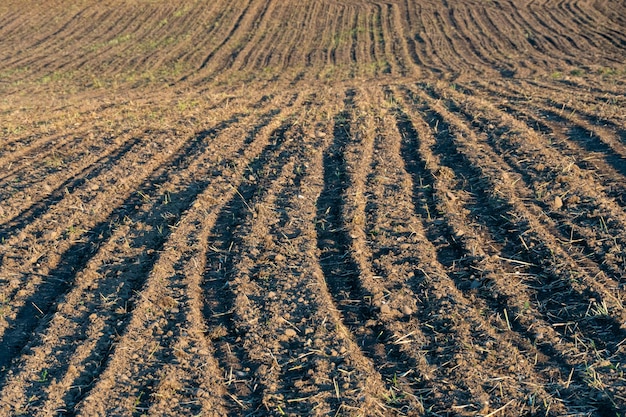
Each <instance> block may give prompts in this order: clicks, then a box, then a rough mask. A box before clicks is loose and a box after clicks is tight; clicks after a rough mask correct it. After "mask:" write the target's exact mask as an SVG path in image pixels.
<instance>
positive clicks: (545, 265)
mask: <svg viewBox="0 0 626 417" xmlns="http://www.w3.org/2000/svg"><path fill="white" fill-rule="evenodd" d="M421 97H422V99H424V100H425V102H427V103H430V104H429V105H431V106H432V108H433V109H436V113H432V112H433V110H428V109H426V110H425V111H426V112H427V115H429V117H432V120H433V122H432V124H431V128H440V129H443V132H445V133H442V135H443V134H445V135H446V136H440V137H441V140H442V143H441V144H440V145H439V146H440V148H439V149H440V151H438V152H441V153H439V156H440V157H441V158H442V161H443V162H444V163H445V165H447V166H448V167H450V168H452V170H453V171H454V172H457V175H460V174H458V173H461V172H462V173H463V175H464V176H466V178H467V179H466V180H464V181H463V182H466V185H465V186H464V187H471V192H472V195H473V196H474V197H473V198H475V199H476V202H475V203H465V204H466V205H467V207H468V213H472V217H475V218H477V219H478V220H479V221H480V222H481V223H484V224H485V226H486V227H487V228H488V232H487V231H485V232H487V233H490V234H491V237H490V238H489V239H488V240H487V242H481V240H482V239H478V241H476V240H474V239H470V238H469V236H470V235H469V234H468V229H469V230H471V229H472V227H474V226H472V220H471V218H470V219H467V220H464V221H463V222H464V223H465V224H467V225H469V227H466V228H465V230H463V228H461V229H460V235H461V236H462V235H466V236H467V237H465V238H463V240H466V239H467V240H468V243H469V244H470V248H472V251H473V254H474V256H476V254H478V255H479V259H480V258H482V259H484V260H490V261H491V263H495V264H496V265H497V264H501V265H502V267H501V268H502V269H503V271H504V272H508V271H511V269H510V268H507V267H506V266H505V264H506V263H511V265H513V266H517V265H520V266H521V268H520V269H517V272H520V273H524V274H530V275H529V276H531V277H533V279H535V280H537V283H538V284H539V285H537V284H534V285H532V286H530V285H529V286H527V287H526V290H525V291H524V292H526V293H530V294H532V293H534V297H535V300H536V302H535V301H534V300H533V299H529V300H527V301H526V302H527V303H528V305H526V304H524V307H522V306H519V305H517V306H515V307H513V308H512V311H513V312H514V313H511V315H514V317H515V320H516V321H518V322H525V323H526V324H525V326H527V329H530V328H532V327H535V331H537V325H538V322H537V321H536V320H532V321H531V322H528V321H526V320H525V319H527V318H528V317H525V316H524V315H525V314H526V313H528V312H531V311H532V310H534V308H536V309H537V312H540V314H541V316H542V317H543V318H542V319H541V321H543V322H545V323H546V324H543V325H540V326H539V327H543V329H542V330H541V332H539V333H538V335H539V337H541V338H542V339H543V337H544V336H545V334H550V335H551V336H554V339H553V340H558V341H559V342H553V343H551V345H550V346H545V345H544V346H542V349H545V350H544V353H545V354H546V355H547V356H553V357H555V358H556V359H557V360H558V362H560V364H561V367H562V368H563V367H565V369H566V368H567V366H573V367H575V368H576V371H577V372H574V371H572V375H573V376H574V377H575V378H577V381H578V383H579V384H581V385H582V386H585V385H586V384H588V382H589V381H588V380H587V379H586V378H585V372H586V370H587V369H588V368H587V367H588V366H597V364H598V362H597V361H596V360H595V359H596V358H595V356H593V354H600V353H599V352H601V353H602V357H603V358H604V359H605V360H607V361H609V362H610V360H615V359H616V358H617V357H619V355H620V353H619V352H620V351H621V347H620V346H621V345H620V340H621V337H620V334H621V330H620V329H619V324H618V323H617V320H616V317H614V316H613V317H611V316H607V317H598V316H593V315H590V314H588V313H589V311H590V309H591V308H592V307H593V305H594V304H593V303H594V301H593V300H592V301H591V302H588V301H587V300H589V299H590V298H594V299H595V300H596V301H598V302H600V303H606V304H610V305H612V306H613V308H612V309H611V310H612V311H614V314H616V315H617V316H618V317H619V316H620V315H621V314H622V313H623V312H620V311H621V307H619V306H620V305H621V302H620V301H619V298H615V294H614V293H613V292H609V291H607V290H605V289H604V288H603V286H602V285H599V284H598V283H596V282H595V281H594V280H593V278H592V277H591V276H589V275H587V272H586V270H587V269H588V266H585V267H584V268H582V269H581V268H580V267H579V266H578V265H577V264H576V261H575V260H574V259H573V258H572V257H571V256H570V255H569V254H568V253H567V252H566V251H565V250H564V249H562V248H561V247H560V245H559V244H558V243H557V241H556V240H555V239H554V238H553V237H551V236H552V233H550V232H548V231H547V230H546V229H543V230H541V229H542V228H545V227H546V226H547V227H549V228H551V229H553V230H554V227H553V226H551V225H550V224H549V223H548V224H546V222H545V220H544V219H543V218H540V217H536V215H535V214H532V210H533V209H532V208H531V209H530V210H529V208H527V207H526V206H525V205H523V204H520V203H519V202H518V200H517V199H516V197H515V196H516V194H518V192H519V191H518V190H516V188H519V187H512V186H511V183H514V181H512V178H510V177H508V178H507V176H506V175H507V174H505V173H501V174H500V173H498V171H499V170H500V168H498V167H497V166H494V163H493V162H491V161H492V160H497V157H494V155H490V156H487V157H485V156H483V155H481V153H482V152H484V148H483V147H479V145H475V144H474V142H468V141H465V140H464V137H471V136H472V134H471V133H470V132H469V131H467V130H464V129H463V127H462V124H459V123H458V121H457V120H456V119H455V118H454V117H453V116H451V115H450V114H449V113H448V112H447V111H445V110H444V109H443V107H442V106H440V105H439V104H435V103H431V102H430V100H431V99H430V98H427V96H426V94H424V95H423V96H421ZM437 114H439V115H437ZM441 115H445V116H441ZM442 117H445V118H447V119H448V120H451V121H452V122H451V123H453V126H454V129H459V131H458V133H456V132H457V131H456V130H455V131H453V132H454V135H452V134H451V133H450V130H449V129H450V128H449V125H448V124H447V122H446V121H444V119H443V118H442ZM461 132H462V133H461ZM444 138H445V140H444ZM499 166H505V165H504V164H500V165H499ZM461 170H462V171H461ZM478 178H483V179H482V180H480V181H479V180H478ZM496 178H497V179H496ZM494 180H495V181H497V182H496V183H494V182H493V181H494ZM483 181H484V182H483ZM507 188H508V189H507ZM488 190H495V194H494V191H488ZM520 191H521V190H520ZM498 194H501V195H503V196H507V198H508V199H510V200H509V201H510V202H505V200H502V199H501V197H497V195H498ZM526 194H527V193H526V192H522V193H521V197H523V196H524V195H526ZM460 195H461V196H464V198H463V200H465V199H466V198H467V197H465V196H466V195H467V194H463V192H462V193H461V194H460ZM490 195H491V196H490ZM454 197H455V199H458V197H457V196H454ZM518 198H519V197H518ZM455 199H453V200H455ZM469 201H470V202H471V200H469ZM485 207H489V210H490V213H491V214H488V213H481V211H482V210H483V209H484V208H485ZM516 219H517V220H516ZM522 219H523V222H520V221H521V220H522ZM513 221H515V222H513ZM509 223H511V224H509ZM513 225H515V226H514V228H513V230H511V229H512V226H513ZM529 226H530V227H529ZM548 230H549V229H548ZM485 232H481V233H476V232H472V234H474V235H476V236H478V237H480V236H481V235H482V236H484V235H485ZM457 234H459V233H458V232H457ZM494 238H495V239H496V241H495V242H494V243H496V245H497V246H493V244H489V243H488V242H489V240H491V239H494ZM472 240H474V242H472ZM520 240H521V241H522V242H523V244H524V245H525V246H524V247H529V249H527V251H524V250H523V248H520V247H519V245H517V246H518V247H515V246H513V247H511V244H512V243H515V242H517V241H520ZM490 246H491V248H490ZM481 248H482V249H481ZM492 250H496V252H495V253H493V252H492ZM484 251H486V253H485V252H484ZM500 251H504V252H502V253H500ZM508 251H511V252H509V253H507V252H508ZM544 251H549V253H551V254H553V255H547V256H546V254H544V253H543V252H544ZM490 252H492V253H493V254H490ZM532 253H536V254H537V256H539V258H538V259H541V263H540V265H537V264H535V263H534V262H536V259H535V256H534V255H532ZM520 258H521V259H520ZM517 259H519V260H520V262H522V264H519V262H517ZM559 260H560V261H559ZM578 262H583V265H584V260H579V261H578ZM480 266H481V267H480V268H479V269H478V270H479V271H482V273H483V274H484V276H485V277H489V278H490V279H494V280H495V281H496V283H497V284H499V285H502V284H506V282H505V283H502V284H500V283H498V281H502V280H501V278H500V279H498V271H497V269H496V270H495V271H494V272H495V273H494V274H493V275H492V276H491V277H490V276H489V275H491V274H490V273H489V272H490V271H489V270H490V269H492V268H493V266H490V265H489V263H486V262H482V264H481V265H480ZM524 267H526V268H524ZM574 271H575V272H574ZM519 284H522V282H520V283H519ZM480 285H481V284H479V286H480ZM498 290H499V291H504V293H503V297H502V299H500V300H497V302H498V303H504V305H503V307H505V308H507V307H509V306H510V304H509V305H507V304H508V303H510V302H515V301H517V300H515V299H513V298H511V297H510V296H507V295H506V294H507V292H508V293H509V294H510V293H513V294H517V297H519V296H520V291H519V290H517V291H510V289H507V288H506V287H505V286H503V287H502V288H498ZM530 290H532V291H530ZM600 294H602V295H600ZM599 300H603V301H599ZM535 303H536V307H535V305H534V304H535ZM616 303H617V304H616ZM529 307H530V308H529ZM507 310H508V308H507ZM532 312H533V313H535V312H534V311H532ZM507 323H508V325H509V327H510V328H514V327H515V325H516V324H517V323H515V321H514V324H512V325H511V324H510V323H511V321H507ZM548 323H550V324H551V325H548ZM519 330H520V331H522V330H523V328H522V329H519ZM555 330H557V332H558V334H556V335H555V334H554V331H555ZM524 331H527V330H524ZM544 332H547V333H544ZM599 334H603V336H602V337H599ZM534 337H537V334H536V335H535V336H534ZM544 340H545V339H544ZM565 340H567V341H568V344H569V346H568V348H567V349H566V350H565V351H563V350H562V346H560V345H561V344H562V343H563V342H564V341H565ZM583 341H587V342H584V343H583ZM590 341H591V342H592V343H596V346H601V348H598V349H600V350H596V351H593V354H592V351H590V350H589V347H588V345H587V344H586V343H588V342H590ZM581 343H583V344H582V345H581ZM569 349H572V350H571V351H570V350H569ZM581 350H582V352H581ZM572 351H573V352H576V351H578V352H580V353H579V354H577V355H572V354H571V353H570V352H572ZM555 352H556V353H557V354H556V356H555V355H554V353H555ZM585 355H586V358H585V359H584V361H582V360H581V356H582V357H585ZM589 355H591V356H589ZM559 356H560V357H562V358H563V359H561V358H559ZM590 363H592V364H593V365H589V364H590ZM601 372H602V374H603V375H604V376H605V377H607V378H610V376H609V375H608V374H607V373H606V372H607V371H606V369H605V370H603V371H601ZM576 394H577V395H583V398H584V394H583V393H582V391H581V392H577V393H576ZM618 395H619V394H618ZM578 401H581V400H578ZM585 401H587V402H588V401H590V400H589V399H588V398H587V399H583V400H582V402H583V404H584V403H585ZM594 401H595V399H594ZM611 401H613V400H612V396H611V393H609V392H605V391H602V392H601V393H599V399H597V403H598V404H600V405H601V406H602V407H609V409H610V407H613V408H614V406H613V405H612V402H611Z"/></svg>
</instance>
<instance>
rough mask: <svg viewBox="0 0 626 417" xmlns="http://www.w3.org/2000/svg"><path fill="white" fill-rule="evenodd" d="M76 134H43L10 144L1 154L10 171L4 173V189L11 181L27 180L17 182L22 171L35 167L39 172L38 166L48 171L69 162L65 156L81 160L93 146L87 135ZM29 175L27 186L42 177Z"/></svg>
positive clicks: (4, 164) (0, 181) (0, 157)
mask: <svg viewBox="0 0 626 417" xmlns="http://www.w3.org/2000/svg"><path fill="white" fill-rule="evenodd" d="M84 133H85V135H87V134H88V132H84ZM72 136H73V137H72V138H68V137H67V135H66V134H59V135H51V136H41V137H40V138H39V139H35V140H32V141H28V140H27V141H20V140H18V141H16V142H13V143H11V144H7V146H5V147H4V149H3V151H4V152H3V155H2V156H0V163H2V165H3V166H5V167H6V171H5V172H4V173H3V175H1V176H0V185H2V186H3V188H4V187H5V186H7V185H8V184H9V183H11V182H13V183H15V182H19V183H23V181H22V180H18V181H16V179H15V177H19V176H21V174H22V172H24V171H26V170H28V169H30V170H34V171H35V172H34V173H35V174H36V173H37V169H40V170H44V169H46V168H48V169H49V168H50V167H51V168H55V167H58V166H59V165H63V164H65V163H66V161H65V159H64V157H65V158H67V159H68V161H67V162H70V163H71V162H72V159H74V160H76V159H80V157H81V156H84V154H85V153H87V152H89V148H90V147H92V146H93V145H91V144H89V143H87V144H85V143H84V142H85V140H84V139H85V138H84V137H83V136H82V135H80V134H77V135H72ZM81 145H82V146H81ZM81 148H82V152H83V153H82V155H81V154H80V153H79V155H74V154H73V152H74V150H75V151H76V152H77V153H78V152H80V151H81ZM33 165H34V167H33ZM28 174H29V175H24V176H25V177H26V178H24V180H26V181H29V182H26V183H23V184H24V187H25V188H26V187H28V186H29V185H31V184H33V183H36V182H38V181H39V180H41V178H38V179H37V180H34V179H31V178H30V173H28Z"/></svg>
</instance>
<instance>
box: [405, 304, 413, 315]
mask: <svg viewBox="0 0 626 417" xmlns="http://www.w3.org/2000/svg"><path fill="white" fill-rule="evenodd" d="M402 312H403V313H404V315H406V316H410V315H411V314H413V310H412V309H411V307H409V306H407V305H405V306H404V307H402Z"/></svg>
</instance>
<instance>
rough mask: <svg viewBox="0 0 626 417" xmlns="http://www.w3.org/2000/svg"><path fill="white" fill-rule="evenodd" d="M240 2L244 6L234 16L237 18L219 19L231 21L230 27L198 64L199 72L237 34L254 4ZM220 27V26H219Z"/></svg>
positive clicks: (249, 1)
mask: <svg viewBox="0 0 626 417" xmlns="http://www.w3.org/2000/svg"><path fill="white" fill-rule="evenodd" d="M242 2H243V3H244V6H243V7H242V9H241V10H240V11H239V12H238V14H237V15H236V16H237V18H236V19H225V18H224V19H220V21H221V20H224V21H229V22H231V21H232V25H231V26H229V29H228V33H227V34H225V35H224V36H221V37H217V36H216V39H221V42H220V43H219V44H218V45H216V46H215V47H214V48H213V49H212V50H211V51H210V52H209V54H208V55H207V56H206V57H205V58H204V60H203V61H202V63H201V64H200V67H199V68H198V69H199V70H202V69H204V68H205V67H207V66H209V64H210V63H211V61H213V58H214V56H215V55H216V54H217V53H218V52H219V51H220V50H221V49H222V48H223V47H224V46H225V45H226V44H227V43H228V42H229V41H231V40H232V38H233V37H234V36H235V34H236V33H237V31H238V30H239V28H240V26H241V24H242V21H243V19H244V17H246V15H247V14H248V11H249V10H250V7H251V5H252V3H253V2H254V0H242ZM234 10H235V8H233V11H234ZM220 26H222V25H220Z"/></svg>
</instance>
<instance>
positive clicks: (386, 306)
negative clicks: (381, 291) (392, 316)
mask: <svg viewBox="0 0 626 417" xmlns="http://www.w3.org/2000/svg"><path fill="white" fill-rule="evenodd" d="M380 313H381V314H389V313H391V307H389V304H383V305H381V306H380Z"/></svg>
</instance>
